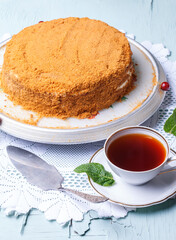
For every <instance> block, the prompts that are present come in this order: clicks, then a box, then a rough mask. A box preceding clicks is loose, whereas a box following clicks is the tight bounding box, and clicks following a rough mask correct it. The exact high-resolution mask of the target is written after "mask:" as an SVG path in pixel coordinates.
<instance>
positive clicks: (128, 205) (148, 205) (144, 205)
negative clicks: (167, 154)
mask: <svg viewBox="0 0 176 240" xmlns="http://www.w3.org/2000/svg"><path fill="white" fill-rule="evenodd" d="M103 149H104V147H102V148H100V149H98V150H97V151H96V152H95V153H94V154H93V155H92V157H91V158H90V160H89V163H91V162H92V160H93V158H94V157H95V156H96V155H97V154H98V153H99V152H100V151H102V150H103ZM170 151H171V152H172V153H173V154H174V155H176V152H175V151H174V150H173V149H172V148H170ZM88 181H89V184H90V185H91V187H92V188H93V189H94V190H95V191H96V192H97V193H98V194H99V195H101V196H102V197H106V198H107V196H105V195H104V194H102V193H100V192H99V191H98V190H97V189H96V188H95V187H94V185H93V184H92V180H91V179H90V177H88ZM175 194H176V187H175V190H174V192H173V193H171V194H169V195H168V196H166V197H165V198H162V199H161V200H158V201H154V202H150V203H147V204H137V205H135V204H126V203H122V202H118V201H114V200H112V199H108V201H109V202H112V203H115V204H118V205H120V206H123V207H135V208H144V207H150V206H153V205H158V204H160V203H163V202H165V201H167V200H168V199H170V198H171V197H172V196H174V195H175Z"/></svg>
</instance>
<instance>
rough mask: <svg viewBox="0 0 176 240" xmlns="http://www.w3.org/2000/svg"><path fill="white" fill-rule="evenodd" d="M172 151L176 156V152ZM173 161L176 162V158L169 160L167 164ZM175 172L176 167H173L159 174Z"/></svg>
mask: <svg viewBox="0 0 176 240" xmlns="http://www.w3.org/2000/svg"><path fill="white" fill-rule="evenodd" d="M171 151H172V153H174V154H175V155H176V152H175V151H174V150H173V149H171ZM173 161H176V156H173V157H170V158H168V160H167V162H166V164H168V163H170V162H173ZM174 171H176V166H173V167H170V168H168V169H166V170H163V171H161V172H160V173H159V174H163V173H169V172H174Z"/></svg>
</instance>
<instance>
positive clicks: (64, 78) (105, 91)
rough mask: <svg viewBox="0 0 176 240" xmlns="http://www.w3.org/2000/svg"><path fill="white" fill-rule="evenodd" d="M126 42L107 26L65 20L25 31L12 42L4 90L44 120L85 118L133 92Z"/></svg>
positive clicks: (100, 23)
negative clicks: (49, 118)
mask: <svg viewBox="0 0 176 240" xmlns="http://www.w3.org/2000/svg"><path fill="white" fill-rule="evenodd" d="M131 56H132V52H131V49H130V45H129V43H128V40H127V38H126V37H125V35H124V34H123V33H121V32H119V31H118V30H117V29H115V28H113V27H110V26H109V25H107V24H106V23H104V22H101V21H98V20H91V19H89V18H71V17H70V18H66V19H57V20H52V21H48V22H41V23H38V24H36V25H33V26H30V27H27V28H25V29H23V30H22V31H21V32H19V33H18V34H16V35H14V36H13V37H12V39H11V40H10V41H9V42H8V44H7V47H6V52H5V55H4V63H3V69H2V83H1V85H2V88H3V90H4V92H5V93H7V94H8V97H9V98H10V100H12V101H13V102H14V103H15V104H18V105H21V106H22V107H23V108H24V109H27V110H32V111H35V112H37V113H39V114H40V115H41V116H52V117H59V118H62V119H65V118H68V117H77V118H87V117H91V116H92V115H95V114H97V112H98V111H99V110H101V109H104V108H108V107H109V106H110V105H111V104H113V103H114V102H115V101H117V100H119V99H121V97H123V96H124V95H125V94H126V93H128V92H129V91H130V89H131V88H132V87H133V81H134V66H133V63H132V59H131Z"/></svg>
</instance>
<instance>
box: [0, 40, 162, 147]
mask: <svg viewBox="0 0 176 240" xmlns="http://www.w3.org/2000/svg"><path fill="white" fill-rule="evenodd" d="M129 42H130V45H131V49H132V52H133V59H134V63H135V64H137V65H136V74H137V82H136V88H135V89H134V90H133V91H131V92H130V94H128V95H127V96H126V97H127V100H125V101H122V102H116V103H114V104H113V105H112V106H113V107H110V108H108V109H104V110H102V111H100V113H99V114H98V115H97V116H96V117H95V118H94V119H76V118H69V119H66V120H61V119H56V118H43V119H42V120H40V121H39V122H38V126H32V125H29V124H24V123H22V122H20V121H25V120H28V119H30V117H31V114H33V119H34V120H35V118H37V116H36V114H35V113H32V112H29V111H25V110H23V109H22V108H21V107H20V106H14V105H13V103H12V102H10V101H9V100H8V99H7V96H6V95H5V94H4V93H3V92H2V91H0V110H1V111H2V114H1V115H0V117H1V118H2V124H1V126H0V129H1V130H3V131H5V132H7V133H9V134H11V135H14V136H16V137H19V138H22V139H25V140H30V141H35V142H43V143H56V144H58V143H60V144H69V143H70V144H73V143H87V142H93V141H99V140H103V139H106V138H107V137H108V136H109V135H110V134H111V133H112V132H114V131H116V130H117V129H119V128H122V127H125V126H129V125H138V124H141V123H142V122H144V121H145V120H146V119H147V118H149V117H150V116H151V115H152V114H153V113H154V112H155V111H156V110H157V109H158V107H159V106H160V104H161V102H162V100H163V99H164V96H165V92H163V91H162V90H161V89H160V84H161V82H163V81H166V77H165V74H164V71H163V69H162V67H161V65H160V64H159V63H158V62H157V61H156V59H155V58H154V57H153V56H152V55H151V54H150V53H149V52H148V51H147V50H146V49H145V48H144V47H143V46H141V45H140V44H139V43H137V42H136V41H134V40H131V39H130V38H129ZM4 51H5V47H4V46H2V47H1V49H0V64H2V61H3V53H4ZM154 75H155V76H156V78H155V79H154ZM154 82H155V83H154ZM14 119H18V121H17V120H14Z"/></svg>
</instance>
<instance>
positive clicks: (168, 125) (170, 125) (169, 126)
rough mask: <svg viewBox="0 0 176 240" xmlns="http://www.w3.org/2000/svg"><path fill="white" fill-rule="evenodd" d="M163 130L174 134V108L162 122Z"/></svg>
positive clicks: (175, 111)
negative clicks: (163, 122)
mask: <svg viewBox="0 0 176 240" xmlns="http://www.w3.org/2000/svg"><path fill="white" fill-rule="evenodd" d="M164 131H165V132H167V133H171V134H173V135H174V136H176V108H175V109H174V111H173V113H172V115H171V116H170V117H169V118H168V119H167V120H166V122H165V124H164Z"/></svg>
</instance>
